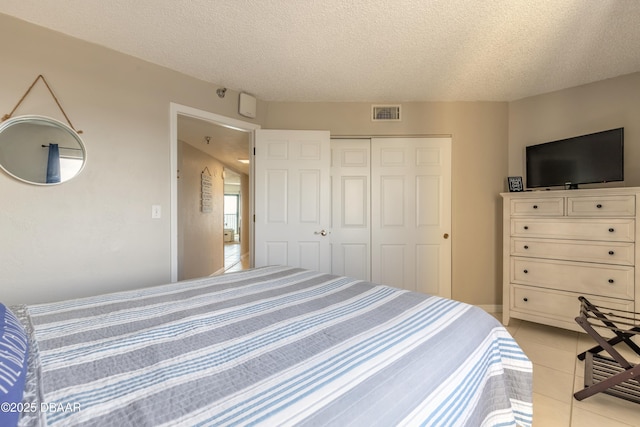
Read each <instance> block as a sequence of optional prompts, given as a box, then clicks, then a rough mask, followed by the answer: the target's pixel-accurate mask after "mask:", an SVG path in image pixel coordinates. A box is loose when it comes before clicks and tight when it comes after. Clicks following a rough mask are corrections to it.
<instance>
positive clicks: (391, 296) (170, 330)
mask: <svg viewBox="0 0 640 427" xmlns="http://www.w3.org/2000/svg"><path fill="white" fill-rule="evenodd" d="M4 317H5V326H6V325H9V327H10V328H13V329H12V331H13V332H10V333H9V335H10V336H12V337H13V344H14V347H15V348H14V351H16V352H17V350H16V349H19V348H22V347H24V349H25V352H24V369H23V370H24V371H25V373H24V377H23V383H24V386H23V389H24V391H23V392H22V390H20V396H19V398H20V400H16V401H15V402H13V403H9V401H8V400H7V399H6V398H5V402H3V405H2V406H3V409H2V413H0V415H2V416H14V421H15V422H17V423H18V425H20V426H68V425H82V426H118V427H123V426H218V425H267V426H273V425H296V426H320V425H321V426H346V425H353V426H376V425H379V426H395V425H407V426H415V425H424V426H465V425H466V426H516V425H519V426H523V427H527V426H530V425H531V422H532V390H531V388H532V364H531V362H530V361H529V360H528V359H527V357H526V356H525V355H524V353H523V352H522V350H521V349H520V348H519V347H518V345H517V344H516V343H515V341H514V340H513V338H512V337H511V336H510V335H509V333H508V332H507V331H506V330H505V329H504V328H503V327H502V326H501V325H500V323H499V322H498V321H497V320H496V319H494V318H493V317H492V316H490V315H488V314H486V313H485V312H484V311H483V310H481V309H479V308H478V307H474V306H471V305H467V304H464V303H460V302H456V301H453V300H449V299H445V298H439V297H435V296H429V295H424V294H418V293H414V292H409V291H405V290H400V289H396V288H392V287H388V286H382V285H377V284H373V283H368V282H363V281H361V280H356V279H351V278H348V277H339V276H332V275H327V274H323V273H319V272H315V271H309V270H304V269H300V268H292V267H283V266H272V267H264V268H257V269H252V270H246V271H241V272H237V273H229V274H225V275H221V276H214V277H207V278H202V279H197V280H189V281H183V282H178V283H173V284H168V285H163V286H157V287H150V288H142V289H139V290H135V291H127V292H119V293H113V294H107V295H101V296H95V297H89V298H82V299H76V300H69V301H62V302H56V303H48V304H39V305H28V306H12V307H10V310H9V309H7V310H6V313H5V314H4ZM18 326H19V327H20V331H18ZM20 334H23V335H20ZM20 337H23V338H20ZM21 340H22V341H24V346H22V344H21ZM1 344H2V343H0V345H1ZM27 347H28V350H27ZM16 354H17V353H16ZM18 359H19V358H18ZM13 360H14V361H16V360H17V358H16V357H14V358H13ZM1 366H2V364H1V363H0V367H1ZM0 374H1V373H0ZM0 376H1V375H0ZM15 383H17V384H18V385H20V380H18V381H15ZM20 387H22V386H20ZM1 389H2V381H1V380H0V390H1ZM7 419H8V418H7ZM6 422H9V421H6V420H5V421H1V420H0V424H2V425H3V426H4V425H8V424H5V423H6Z"/></svg>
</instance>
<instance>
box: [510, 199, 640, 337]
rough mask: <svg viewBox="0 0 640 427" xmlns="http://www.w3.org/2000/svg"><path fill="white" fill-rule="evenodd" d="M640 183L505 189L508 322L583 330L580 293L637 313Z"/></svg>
mask: <svg viewBox="0 0 640 427" xmlns="http://www.w3.org/2000/svg"><path fill="white" fill-rule="evenodd" d="M639 195H640V188H608V189H589V190H559V191H538V192H523V193H503V194H501V196H502V197H503V303H502V307H503V323H504V324H505V325H508V324H509V321H510V319H511V318H517V319H523V320H528V321H532V322H538V323H543V324H548V325H552V326H557V327H562V328H566V329H571V330H576V331H582V329H581V328H580V327H579V326H578V325H577V324H576V322H575V321H574V318H575V317H576V316H578V314H579V307H580V303H579V301H578V296H580V295H584V296H586V297H587V298H588V299H589V300H590V301H592V302H593V303H594V304H596V305H600V306H604V307H610V308H613V309H618V310H627V311H638V308H640V307H638V306H637V304H636V298H637V297H638V296H640V294H639V293H638V290H637V287H638V286H639V285H640V280H638V277H637V273H636V264H637V262H638V258H637V256H638V255H637V254H638V251H637V250H636V243H637V241H638V230H637V228H638V226H637V215H638V213H637V212H638V211H637V209H636V200H637V198H638V196H639Z"/></svg>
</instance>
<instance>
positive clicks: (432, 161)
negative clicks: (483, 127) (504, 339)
mask: <svg viewBox="0 0 640 427" xmlns="http://www.w3.org/2000/svg"><path fill="white" fill-rule="evenodd" d="M371 150H372V156H371V159H372V174H371V186H372V192H371V199H372V200H371V202H372V214H371V221H372V238H371V244H372V246H371V252H372V257H371V265H372V271H371V273H372V281H374V282H378V283H382V284H387V285H390V286H396V287H399V288H404V289H407V290H411V291H418V292H425V293H429V294H432V295H440V296H443V297H446V298H450V297H451V238H450V236H449V235H450V234H451V138H374V139H372V148H371Z"/></svg>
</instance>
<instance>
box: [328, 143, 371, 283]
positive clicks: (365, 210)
mask: <svg viewBox="0 0 640 427" xmlns="http://www.w3.org/2000/svg"><path fill="white" fill-rule="evenodd" d="M370 182H371V140H370V139H332V140H331V204H332V214H331V229H332V234H331V254H332V272H333V273H334V274H338V275H343V276H350V277H355V278H357V279H362V280H367V281H369V280H371V218H370V217H371V213H370V206H371V188H370V187H371V185H370Z"/></svg>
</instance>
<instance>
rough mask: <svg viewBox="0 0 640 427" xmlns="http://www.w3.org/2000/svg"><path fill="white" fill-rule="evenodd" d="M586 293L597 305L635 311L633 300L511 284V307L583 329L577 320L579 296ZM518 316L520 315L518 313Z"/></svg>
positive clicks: (516, 310) (576, 328)
mask: <svg viewBox="0 0 640 427" xmlns="http://www.w3.org/2000/svg"><path fill="white" fill-rule="evenodd" d="M580 295H584V296H585V297H587V299H588V300H589V301H590V302H591V303H592V304H595V305H598V306H602V307H607V308H611V309H614V310H622V311H630V312H633V311H634V304H633V301H625V300H616V299H611V298H603V297H597V296H592V295H586V294H577V293H572V292H564V291H555V290H548V289H538V288H531V287H528V286H520V285H511V297H510V309H511V310H512V311H514V312H516V313H517V312H519V313H525V314H530V315H534V316H543V317H550V318H553V319H556V320H561V321H566V322H568V324H569V326H573V329H575V330H580V331H582V332H584V330H583V329H581V328H580V327H579V326H578V325H577V323H576V322H575V318H576V317H578V315H579V314H580V301H579V300H578V296H580ZM516 317H518V316H517V315H516Z"/></svg>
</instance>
